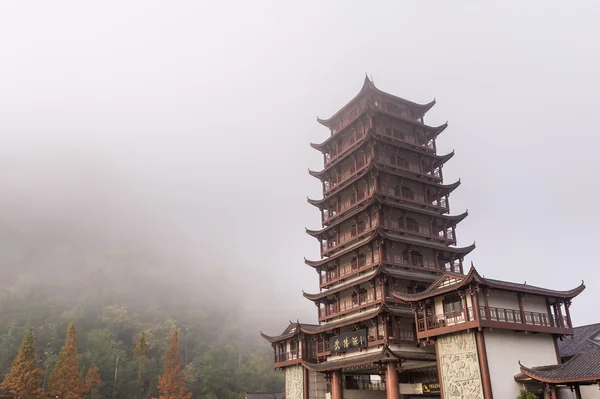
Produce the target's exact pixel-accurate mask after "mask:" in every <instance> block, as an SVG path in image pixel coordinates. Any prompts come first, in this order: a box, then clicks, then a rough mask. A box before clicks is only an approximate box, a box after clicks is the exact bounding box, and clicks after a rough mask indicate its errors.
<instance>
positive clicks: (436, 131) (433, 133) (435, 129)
mask: <svg viewBox="0 0 600 399" xmlns="http://www.w3.org/2000/svg"><path fill="white" fill-rule="evenodd" d="M368 111H373V112H377V113H381V114H384V115H387V116H390V117H392V118H394V119H398V120H401V121H402V122H405V123H408V124H411V125H414V126H417V127H419V128H421V129H423V130H425V131H426V132H429V133H430V134H429V135H428V137H431V138H435V137H437V136H439V135H440V133H442V132H443V131H444V130H446V128H447V127H448V122H445V123H443V124H441V125H439V126H429V125H426V124H424V123H421V122H419V121H416V120H413V119H409V118H405V117H403V116H400V115H396V114H392V113H389V112H386V111H384V110H382V109H379V108H376V107H373V105H372V104H369V105H368V106H367V107H365V109H364V110H363V111H362V112H361V113H360V115H363V114H365V113H366V112H368ZM360 115H359V116H360ZM350 125H352V123H349V124H348V125H347V126H344V128H342V130H340V131H339V132H337V133H335V134H333V135H331V136H329V137H327V139H325V141H323V142H321V143H310V146H311V147H312V148H314V149H315V150H318V151H323V150H325V148H326V147H327V145H328V144H329V143H331V142H332V141H333V140H335V138H336V137H338V135H339V134H340V133H341V132H342V131H343V130H344V129H346V128H347V127H348V126H350ZM365 136H366V135H365Z"/></svg>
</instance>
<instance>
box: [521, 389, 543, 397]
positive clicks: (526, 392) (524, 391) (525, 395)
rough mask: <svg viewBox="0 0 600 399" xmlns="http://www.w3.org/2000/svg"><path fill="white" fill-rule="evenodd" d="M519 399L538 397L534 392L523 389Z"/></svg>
mask: <svg viewBox="0 0 600 399" xmlns="http://www.w3.org/2000/svg"><path fill="white" fill-rule="evenodd" d="M517 399H538V396H537V395H536V394H534V393H532V392H528V391H526V390H524V389H522V390H521V393H520V394H519V396H518V397H517Z"/></svg>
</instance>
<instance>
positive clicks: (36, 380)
mask: <svg viewBox="0 0 600 399" xmlns="http://www.w3.org/2000/svg"><path fill="white" fill-rule="evenodd" d="M42 373H43V372H42V369H41V368H40V367H38V364H37V359H36V356H35V344H34V342H33V331H31V330H30V331H29V332H28V333H27V335H25V337H24V338H23V342H21V347H20V348H19V353H18V354H17V357H16V358H15V360H14V361H13V364H12V366H11V368H10V371H9V372H8V374H6V377H5V378H4V381H3V382H2V384H0V389H3V390H5V391H7V392H10V393H11V394H13V395H15V399H33V398H39V397H40V396H41V393H42V389H41V388H40V384H41V382H42Z"/></svg>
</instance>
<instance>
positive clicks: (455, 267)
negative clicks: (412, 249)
mask: <svg viewBox="0 0 600 399" xmlns="http://www.w3.org/2000/svg"><path fill="white" fill-rule="evenodd" d="M384 259H385V261H386V263H389V264H392V265H394V266H402V267H408V268H411V269H420V270H429V271H435V272H453V273H461V265H460V260H457V259H455V260H453V261H451V262H443V263H442V262H440V261H436V259H435V258H433V257H427V256H411V257H410V258H409V257H408V255H407V254H397V253H392V252H386V253H385V255H384Z"/></svg>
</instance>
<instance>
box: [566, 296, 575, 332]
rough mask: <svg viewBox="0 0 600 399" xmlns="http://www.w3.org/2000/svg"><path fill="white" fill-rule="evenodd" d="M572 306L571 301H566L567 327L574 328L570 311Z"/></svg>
mask: <svg viewBox="0 0 600 399" xmlns="http://www.w3.org/2000/svg"><path fill="white" fill-rule="evenodd" d="M570 306H571V301H565V313H566V316H567V327H569V328H573V323H572V322H571V312H570V311H569V307H570Z"/></svg>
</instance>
